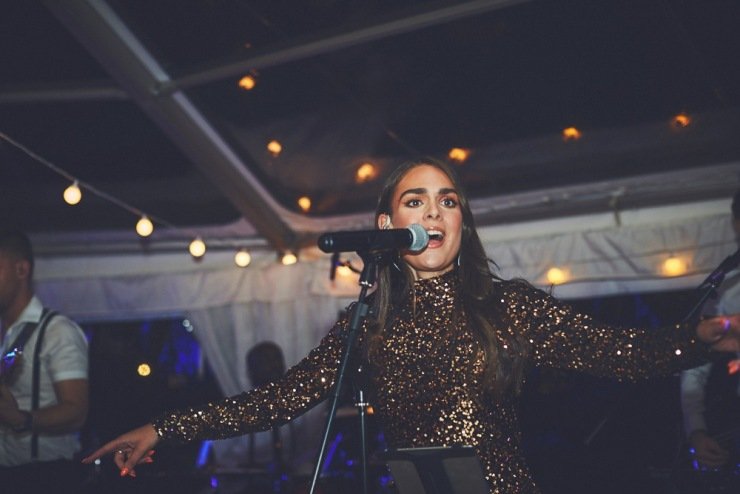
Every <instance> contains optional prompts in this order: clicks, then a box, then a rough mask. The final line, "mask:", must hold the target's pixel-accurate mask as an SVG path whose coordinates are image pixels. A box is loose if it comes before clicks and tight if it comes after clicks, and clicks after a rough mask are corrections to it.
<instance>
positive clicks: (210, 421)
mask: <svg viewBox="0 0 740 494" xmlns="http://www.w3.org/2000/svg"><path fill="white" fill-rule="evenodd" d="M346 329H347V321H346V320H345V319H342V320H340V321H339V322H337V323H336V325H335V326H334V327H333V328H332V330H331V331H330V332H329V334H328V335H327V336H325V337H324V338H323V339H322V340H321V343H320V344H319V345H318V346H317V347H316V348H314V349H313V350H311V352H310V353H309V354H308V356H307V357H305V358H304V359H303V360H301V361H300V362H299V363H298V364H296V365H295V366H293V367H291V368H290V369H288V371H287V372H286V373H285V375H284V376H283V377H282V378H281V379H279V380H277V381H274V382H271V383H269V384H267V385H265V386H262V387H259V388H255V389H253V390H251V391H248V392H244V393H241V394H239V395H236V396H232V397H229V398H225V399H223V400H220V401H216V402H212V403H208V404H207V405H205V406H202V407H194V408H190V409H186V410H180V411H172V412H168V413H165V414H163V415H161V416H160V417H158V418H156V419H155V420H154V421H153V425H154V429H155V430H156V431H157V434H158V435H159V436H160V437H161V438H162V439H166V440H176V441H180V442H187V441H192V440H196V439H224V438H227V437H232V436H238V435H242V434H246V433H249V432H255V431H261V430H267V429H270V428H272V427H273V426H278V425H281V424H284V423H286V422H288V421H290V420H292V419H293V418H295V417H296V416H298V415H301V414H302V413H304V412H306V411H307V410H309V409H310V408H311V407H313V406H315V405H316V404H318V403H320V402H321V401H322V400H324V399H325V398H326V397H327V396H328V395H329V393H330V391H331V389H332V387H333V385H334V379H335V377H336V373H337V369H338V367H339V363H340V359H341V355H342V348H343V341H344V334H345V333H346Z"/></svg>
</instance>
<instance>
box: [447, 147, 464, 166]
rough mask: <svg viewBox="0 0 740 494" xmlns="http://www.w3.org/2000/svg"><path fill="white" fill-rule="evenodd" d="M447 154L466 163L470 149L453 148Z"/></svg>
mask: <svg viewBox="0 0 740 494" xmlns="http://www.w3.org/2000/svg"><path fill="white" fill-rule="evenodd" d="M447 156H448V157H449V158H450V159H451V160H452V161H456V162H457V163H464V162H465V160H467V159H468V157H470V150H469V149H464V148H452V149H450V152H449V153H448V154H447Z"/></svg>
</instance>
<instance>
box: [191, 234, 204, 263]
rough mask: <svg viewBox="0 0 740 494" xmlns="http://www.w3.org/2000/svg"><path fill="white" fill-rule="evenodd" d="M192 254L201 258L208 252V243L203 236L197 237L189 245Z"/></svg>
mask: <svg viewBox="0 0 740 494" xmlns="http://www.w3.org/2000/svg"><path fill="white" fill-rule="evenodd" d="M188 251H189V252H190V255H191V256H193V257H194V258H196V259H200V258H201V257H203V256H204V255H205V254H206V243H205V242H204V241H203V239H202V238H200V237H196V238H195V239H194V240H193V241H192V242H190V245H189V246H188Z"/></svg>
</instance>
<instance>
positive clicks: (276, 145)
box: [267, 139, 283, 156]
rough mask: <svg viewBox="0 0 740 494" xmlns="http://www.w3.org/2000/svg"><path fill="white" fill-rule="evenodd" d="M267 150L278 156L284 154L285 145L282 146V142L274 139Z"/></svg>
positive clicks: (268, 144)
mask: <svg viewBox="0 0 740 494" xmlns="http://www.w3.org/2000/svg"><path fill="white" fill-rule="evenodd" d="M267 150H268V151H270V154H271V155H273V156H277V155H279V154H280V153H281V152H282V150H283V145H282V144H280V142H278V141H276V140H275V139H273V140H272V141H270V142H268V143H267Z"/></svg>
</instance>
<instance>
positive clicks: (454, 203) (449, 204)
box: [442, 197, 457, 208]
mask: <svg viewBox="0 0 740 494" xmlns="http://www.w3.org/2000/svg"><path fill="white" fill-rule="evenodd" d="M442 205H443V206H446V207H448V208H454V207H455V206H457V201H456V200H455V199H452V198H451V197H445V198H444V199H442Z"/></svg>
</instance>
